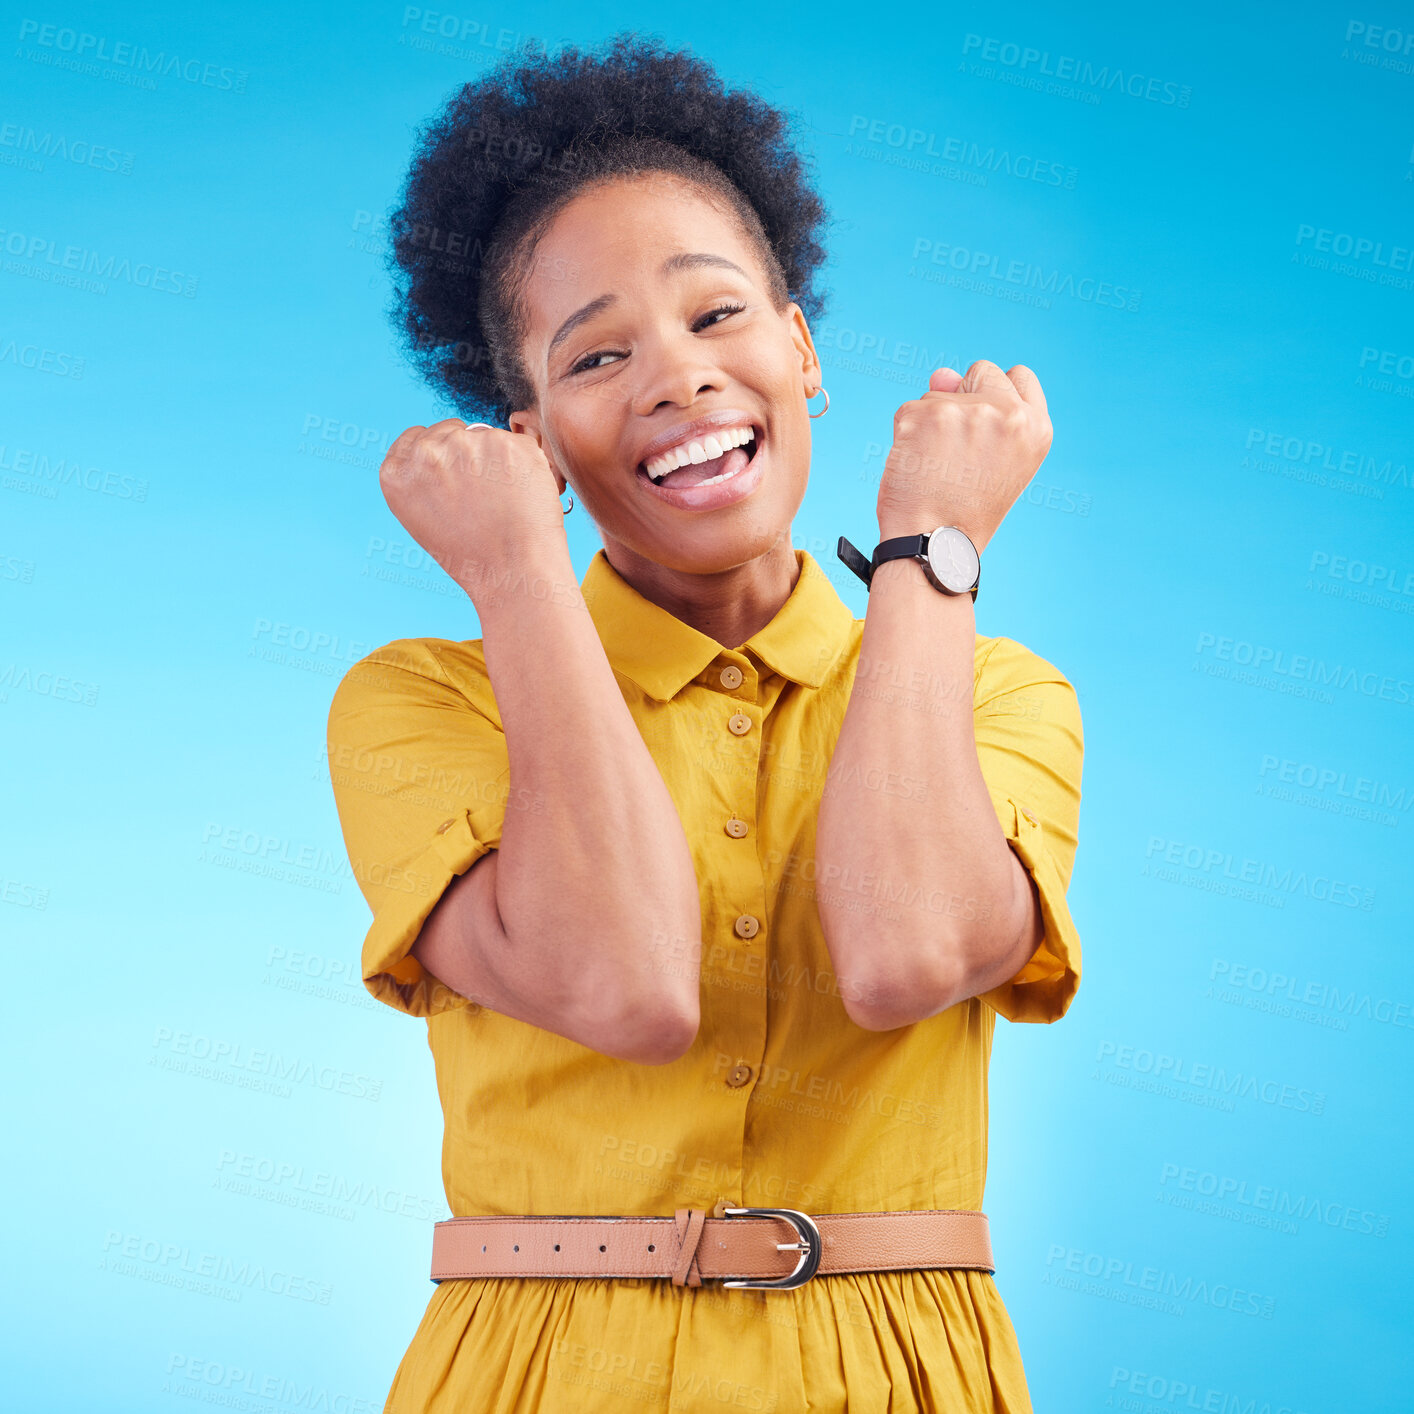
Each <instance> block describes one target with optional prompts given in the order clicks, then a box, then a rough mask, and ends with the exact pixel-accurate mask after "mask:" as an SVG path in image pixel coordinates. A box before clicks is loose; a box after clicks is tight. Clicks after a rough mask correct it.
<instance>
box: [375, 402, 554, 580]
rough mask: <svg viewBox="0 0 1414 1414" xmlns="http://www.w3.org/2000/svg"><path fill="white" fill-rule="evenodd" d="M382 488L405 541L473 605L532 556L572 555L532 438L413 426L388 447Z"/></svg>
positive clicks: (495, 430) (549, 475)
mask: <svg viewBox="0 0 1414 1414" xmlns="http://www.w3.org/2000/svg"><path fill="white" fill-rule="evenodd" d="M378 484H379V486H380V487H381V488H382V491H383V498H384V499H385V500H386V501H387V502H388V506H389V509H390V510H391V511H392V512H393V514H394V515H395V516H397V518H398V519H399V520H400V521H401V522H402V524H403V525H404V527H405V528H406V529H407V532H408V534H410V535H411V536H412V538H413V539H414V540H416V541H417V543H418V544H419V545H421V546H422V548H423V549H424V550H426V551H427V553H428V554H429V555H431V556H432V558H433V559H435V560H436V561H437V563H438V564H439V565H441V566H442V568H443V569H444V570H446V571H447V573H448V574H449V575H451V577H452V578H453V579H454V580H456V582H457V583H458V584H459V585H461V587H462V588H463V589H465V590H466V592H467V593H468V594H469V595H471V598H472V601H473V602H475V601H476V598H477V594H478V592H480V591H481V590H483V589H485V590H486V592H488V593H489V592H490V591H491V588H492V586H493V585H494V583H495V581H496V580H497V579H498V578H499V577H500V576H501V574H502V573H503V572H504V570H505V569H507V568H509V567H513V566H516V565H520V564H523V563H524V562H525V560H526V559H527V558H528V557H529V556H531V555H533V554H536V553H539V552H540V551H542V550H544V549H546V548H552V549H554V550H562V551H564V552H565V553H566V554H568V552H569V544H568V541H567V539H566V537H565V517H564V511H563V509H562V508H561V506H560V498H559V495H558V493H557V490H556V486H557V481H556V477H555V473H554V472H553V471H552V470H551V469H550V464H549V462H548V461H547V460H546V459H545V454H544V452H542V451H541V450H540V446H539V444H538V443H537V442H536V440H535V439H534V438H533V437H531V436H529V435H528V434H526V433H522V432H510V431H508V430H507V429H505V428H503V427H468V426H467V425H466V423H464V422H463V421H462V420H461V419H460V418H455V417H452V418H447V419H446V420H445V421H443V422H438V423H434V424H433V426H431V427H409V428H408V429H407V431H406V432H404V433H403V434H402V436H401V437H399V438H398V439H397V441H395V442H394V443H393V445H392V446H391V447H389V448H388V455H387V456H386V457H385V458H384V459H383V465H382V467H381V468H380V469H379V472H378Z"/></svg>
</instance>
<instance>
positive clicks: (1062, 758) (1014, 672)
mask: <svg viewBox="0 0 1414 1414" xmlns="http://www.w3.org/2000/svg"><path fill="white" fill-rule="evenodd" d="M973 727H974V733H975V736H976V741H977V757H978V761H979V763H980V765H981V767H982V774H983V776H984V778H985V779H986V782H987V789H988V793H989V794H990V795H991V797H992V804H993V806H994V807H995V809H996V812H997V819H998V820H999V821H1000V822H1001V827H1002V833H1003V834H1004V835H1005V836H1006V839H1007V843H1008V844H1009V845H1010V846H1011V848H1012V850H1013V851H1014V852H1015V854H1016V856H1017V858H1018V859H1020V860H1021V862H1022V864H1023V865H1024V866H1025V868H1026V872H1027V873H1028V874H1029V875H1030V877H1031V878H1032V880H1034V882H1035V885H1036V891H1037V894H1038V896H1039V898H1040V905H1041V919H1042V924H1043V936H1042V938H1041V942H1040V944H1039V945H1038V947H1037V948H1036V951H1035V952H1034V953H1033V954H1032V955H1031V957H1030V958H1029V959H1028V961H1027V962H1026V964H1025V966H1023V967H1022V968H1021V970H1020V971H1019V972H1018V973H1017V974H1016V975H1015V976H1014V977H1013V978H1011V979H1010V981H1007V982H1003V983H1001V984H999V985H998V986H996V987H993V988H991V989H990V990H989V991H986V992H982V993H981V994H980V996H981V999H982V1000H983V1001H984V1002H986V1003H987V1005H988V1006H990V1007H991V1008H992V1009H993V1010H994V1011H996V1012H998V1013H999V1014H1000V1015H1002V1016H1004V1017H1006V1019H1007V1020H1008V1021H1037V1022H1050V1021H1057V1020H1059V1019H1060V1018H1061V1017H1062V1016H1064V1015H1065V1013H1066V1011H1067V1010H1068V1009H1069V1007H1070V1003H1071V1001H1072V1000H1073V998H1074V996H1075V993H1076V990H1077V989H1078V988H1079V986H1080V935H1079V933H1078V932H1077V931H1076V927H1075V923H1074V921H1073V920H1072V918H1071V916H1070V907H1069V905H1068V903H1067V901H1066V890H1067V889H1068V888H1069V886H1070V876H1071V872H1072V869H1073V866H1074V863H1075V852H1076V847H1077V844H1078V842H1079V821H1080V775H1081V766H1082V762H1083V759H1084V751H1085V743H1084V736H1083V732H1082V728H1081V722H1080V704H1079V701H1078V699H1077V697H1076V694H1075V689H1074V687H1072V686H1071V684H1070V682H1069V681H1067V679H1066V678H1065V677H1064V676H1063V675H1062V674H1061V673H1060V672H1059V671H1058V670H1057V669H1056V668H1055V667H1053V666H1052V665H1051V664H1050V663H1048V662H1047V661H1046V660H1045V659H1044V658H1041V657H1039V656H1038V655H1037V654H1035V653H1032V652H1031V651H1030V650H1029V649H1028V648H1025V647H1023V646H1022V645H1021V644H1020V643H1017V642H1015V641H1014V640H1013V639H1009V638H997V639H993V640H992V645H991V647H990V648H989V649H988V650H987V651H986V656H985V659H984V661H983V663H982V666H981V669H980V671H979V675H978V680H977V684H976V690H975V692H974V698H973Z"/></svg>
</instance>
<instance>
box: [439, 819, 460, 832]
mask: <svg viewBox="0 0 1414 1414" xmlns="http://www.w3.org/2000/svg"><path fill="white" fill-rule="evenodd" d="M454 824H456V819H455V817H454V818H453V819H451V820H443V821H442V823H441V824H440V825H438V826H437V833H438V834H439V835H445V834H446V833H447V831H448V830H450V829H451V828H452V826H453V825H454Z"/></svg>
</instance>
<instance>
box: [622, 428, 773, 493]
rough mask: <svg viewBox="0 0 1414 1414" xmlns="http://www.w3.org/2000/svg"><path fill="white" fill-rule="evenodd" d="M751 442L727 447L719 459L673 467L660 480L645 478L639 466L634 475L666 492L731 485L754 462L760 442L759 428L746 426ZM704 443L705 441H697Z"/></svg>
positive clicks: (643, 471)
mask: <svg viewBox="0 0 1414 1414" xmlns="http://www.w3.org/2000/svg"><path fill="white" fill-rule="evenodd" d="M749 426H750V428H751V438H750V440H749V441H746V442H742V443H740V444H739V445H738V446H735V447H731V448H729V449H728V450H727V451H725V452H723V453H722V454H721V455H720V456H717V457H709V458H707V459H706V460H704V461H700V462H687V463H685V464H684V465H682V466H680V467H675V468H674V469H673V470H672V471H670V472H668V473H667V474H666V475H664V476H656V477H655V476H649V475H648V469H647V467H646V466H645V464H644V463H643V462H639V464H638V467H637V472H638V475H639V476H640V477H641V478H642V479H643V480H644V481H647V482H650V483H651V484H652V485H654V486H660V487H663V488H664V489H666V490H684V491H686V490H694V489H697V488H700V487H703V486H715V485H717V484H718V483H719V482H723V481H731V480H733V479H734V478H735V477H738V476H740V475H741V474H742V473H743V472H745V471H746V470H747V469H748V468H749V467H750V466H751V464H752V462H753V461H755V459H756V453H757V450H758V449H759V448H760V446H761V444H762V442H763V441H764V434H763V433H762V431H761V428H760V427H758V426H757V425H756V424H755V423H751V424H749ZM698 440H705V439H698Z"/></svg>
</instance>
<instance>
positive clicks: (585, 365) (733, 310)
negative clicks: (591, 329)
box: [570, 303, 746, 377]
mask: <svg viewBox="0 0 1414 1414" xmlns="http://www.w3.org/2000/svg"><path fill="white" fill-rule="evenodd" d="M745 308H746V306H745V305H744V304H740V303H732V304H719V305H718V306H717V307H716V308H715V309H709V310H708V311H707V313H706V314H703V315H700V316H699V317H698V318H697V319H695V320H693V323H692V330H693V332H694V333H696V332H697V331H698V330H699V329H706V328H710V327H711V324H716V323H717V322H718V320H717V319H716V317H715V316H717V315H719V314H740V313H741V311H742V310H743V309H745ZM708 321H711V324H709V322H708ZM616 353H618V350H617V349H596V350H595V351H594V352H593V353H589V354H585V356H584V357H583V358H582V359H580V360H579V361H578V362H577V363H576V364H575V365H574V366H573V367H572V368H571V369H570V376H571V377H573V376H574V375H575V374H576V373H584V372H587V371H588V370H589V369H590V368H592V367H593V366H594V360H595V359H599V358H603V357H605V355H614V354H616ZM602 366H603V365H602V364H601V365H600V367H602Z"/></svg>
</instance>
